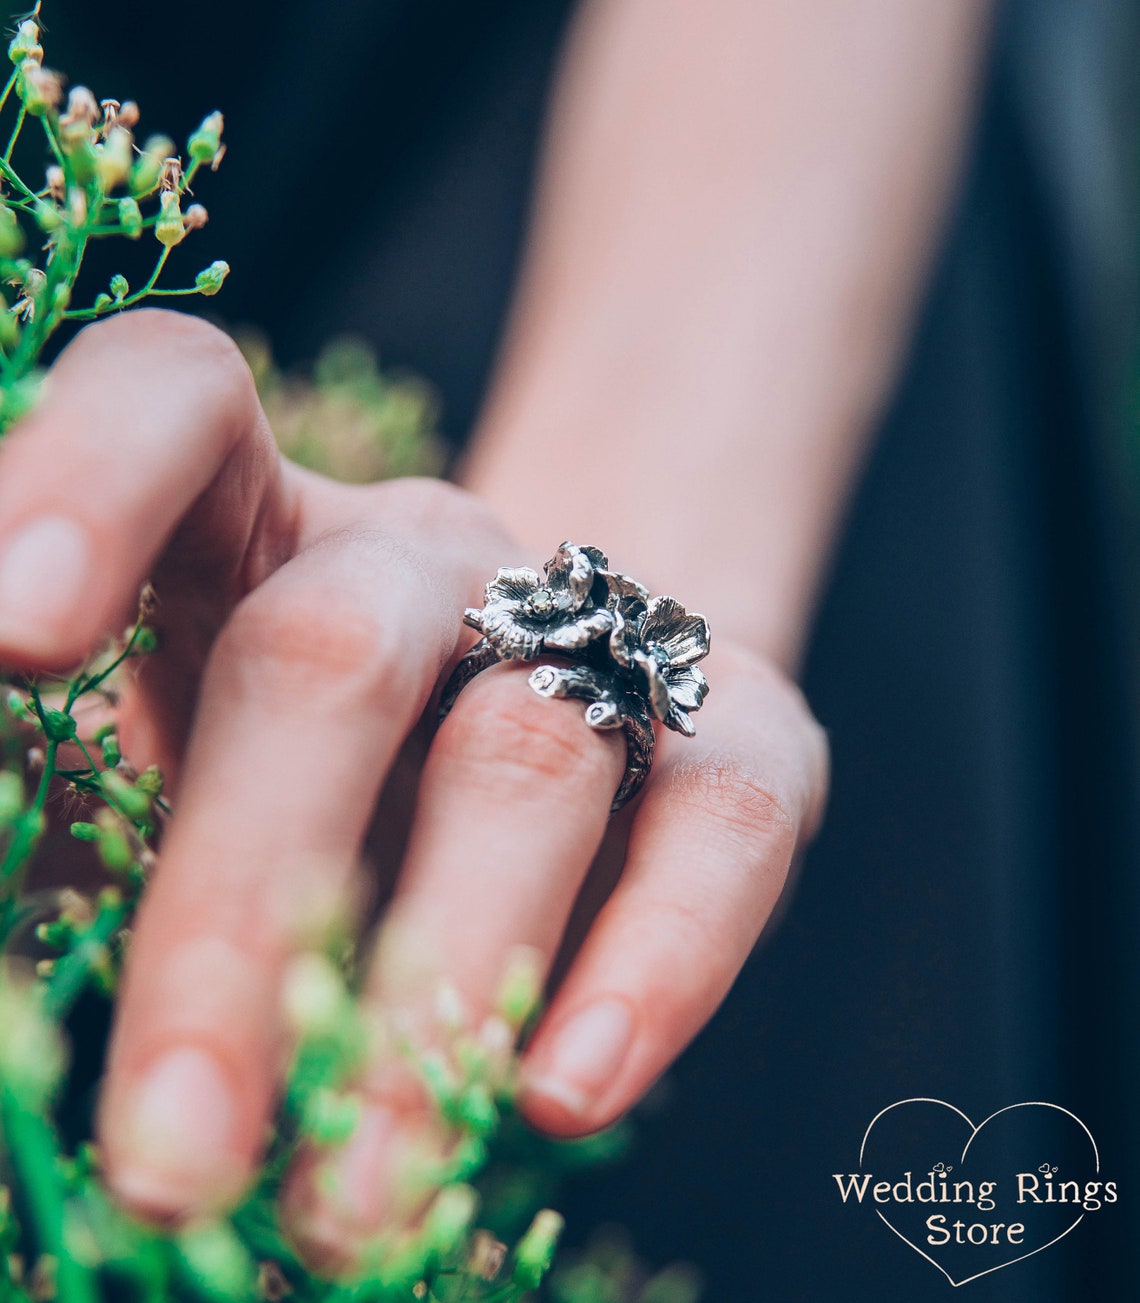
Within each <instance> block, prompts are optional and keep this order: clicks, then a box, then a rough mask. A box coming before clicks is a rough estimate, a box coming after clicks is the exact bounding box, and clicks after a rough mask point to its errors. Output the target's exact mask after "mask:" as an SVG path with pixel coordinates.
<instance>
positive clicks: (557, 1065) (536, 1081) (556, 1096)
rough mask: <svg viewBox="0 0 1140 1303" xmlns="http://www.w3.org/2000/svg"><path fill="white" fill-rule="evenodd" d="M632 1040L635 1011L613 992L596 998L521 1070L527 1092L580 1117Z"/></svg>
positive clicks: (613, 1074)
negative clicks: (548, 1100) (540, 1096)
mask: <svg viewBox="0 0 1140 1303" xmlns="http://www.w3.org/2000/svg"><path fill="white" fill-rule="evenodd" d="M632 1041H633V1010H632V1009H631V1007H630V1005H629V1003H628V1001H626V1000H623V999H620V998H619V997H617V996H606V997H605V998H604V999H601V1000H595V1001H594V1003H593V1004H588V1005H586V1007H585V1008H584V1009H580V1010H579V1011H578V1012H577V1013H576V1014H573V1015H572V1016H571V1017H570V1018H569V1019H568V1020H567V1021H566V1022H564V1023H563V1024H562V1026H561V1027H559V1028H557V1029H556V1030H555V1031H554V1033H553V1036H552V1038H551V1040H549V1041H545V1042H544V1043H543V1044H542V1045H541V1046H540V1047H539V1051H538V1053H537V1056H536V1058H535V1059H534V1060H533V1061H532V1062H529V1063H527V1064H526V1066H525V1067H524V1069H523V1082H524V1086H525V1089H526V1092H527V1093H528V1094H530V1095H542V1096H545V1097H546V1098H548V1099H552V1100H554V1101H555V1102H557V1103H559V1104H561V1105H562V1106H563V1107H564V1108H566V1109H568V1110H569V1111H570V1112H571V1113H573V1114H575V1115H576V1116H579V1117H581V1116H583V1115H584V1114H586V1113H587V1112H589V1110H590V1108H591V1107H592V1106H593V1105H594V1104H595V1103H596V1102H597V1101H598V1099H600V1098H601V1096H602V1093H603V1092H604V1091H605V1090H606V1089H608V1087H609V1086H610V1085H611V1084H612V1083H613V1080H614V1078H615V1077H616V1076H617V1074H618V1071H619V1070H620V1068H621V1066H622V1064H623V1063H624V1062H625V1057H626V1055H627V1054H628V1053H629V1047H630V1045H631V1043H632Z"/></svg>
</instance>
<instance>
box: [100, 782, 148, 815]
mask: <svg viewBox="0 0 1140 1303" xmlns="http://www.w3.org/2000/svg"><path fill="white" fill-rule="evenodd" d="M99 781H100V784H101V785H102V788H103V794H104V796H105V797H106V798H107V800H108V802H110V803H111V804H112V805H114V806H116V807H117V808H118V809H119V810H121V811H122V812H123V814H124V815H126V817H127V818H128V819H132V820H138V819H146V818H147V817H148V816H149V815H150V805H151V797H150V793H149V792H143V791H140V790H139V789H138V788H137V787H134V786H133V785H132V784H131V783H128V782H127V780H126V779H125V778H124V777H123V776H122V775H121V774H117V773H114V772H113V771H112V772H110V773H104V774H100V776H99Z"/></svg>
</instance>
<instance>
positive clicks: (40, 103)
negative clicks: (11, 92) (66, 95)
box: [16, 59, 63, 118]
mask: <svg viewBox="0 0 1140 1303" xmlns="http://www.w3.org/2000/svg"><path fill="white" fill-rule="evenodd" d="M16 91H17V93H18V94H19V96H20V98H21V99H22V100H23V102H24V108H25V109H27V111H28V112H29V113H30V114H31V115H32V117H34V118H39V117H43V115H44V114H45V113H46V112H47V111H48V110H49V109H54V108H55V107H56V105H57V104H58V103H59V102H60V100H61V99H62V98H63V81H62V80H61V78H60V76H59V73H57V72H52V71H51V69H50V68H44V67H42V66H41V65H40V64H39V62H37V61H36V60H34V59H25V60H24V62H23V63H22V64H21V65H20V77H19V81H18V83H17V85H16Z"/></svg>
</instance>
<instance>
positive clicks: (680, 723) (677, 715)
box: [665, 708, 697, 737]
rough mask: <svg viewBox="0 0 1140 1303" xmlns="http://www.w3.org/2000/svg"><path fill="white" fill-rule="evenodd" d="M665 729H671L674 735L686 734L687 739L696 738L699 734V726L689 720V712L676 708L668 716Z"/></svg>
mask: <svg viewBox="0 0 1140 1303" xmlns="http://www.w3.org/2000/svg"><path fill="white" fill-rule="evenodd" d="M665 727H666V728H671V729H672V730H673V732H674V733H684V735H685V736H686V737H695V736H696V733H697V726H696V725H695V724H694V723H693V721H692V720H691V719H690V718H689V715H688V712H687V711H684V710H677V709H676V708H674V709H673V710H671V711H670V712H669V714H668V715H667V716H666V719H665Z"/></svg>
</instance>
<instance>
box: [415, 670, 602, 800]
mask: <svg viewBox="0 0 1140 1303" xmlns="http://www.w3.org/2000/svg"><path fill="white" fill-rule="evenodd" d="M497 677H498V679H499V682H497V683H492V682H490V681H488V682H487V683H484V684H480V683H474V684H471V685H470V686H469V687H468V688H466V689H465V690H464V692H463V693H462V694H461V695H460V698H459V700H458V701H457V702H456V704H455V708H454V710H453V711H452V714H451V716H449V718H448V720H447V721H446V726H445V727H444V728H442V729H441V730H440V733H439V735H438V737H437V741H436V748H437V750H438V752H439V753H440V755H441V757H442V758H443V759H444V760H445V761H446V762H447V763H448V765H449V766H455V767H460V768H462V769H463V771H464V773H465V776H469V777H470V779H472V780H474V781H475V782H478V783H482V784H486V785H492V784H493V785H494V787H495V789H496V791H499V792H501V791H503V790H504V788H505V789H506V790H509V791H511V792H512V793H518V792H524V793H525V792H530V791H535V790H538V789H542V788H545V787H547V786H548V785H549V784H550V783H552V782H557V783H560V784H563V783H566V782H567V781H570V782H574V781H576V780H582V779H585V778H589V777H593V776H595V775H598V774H606V775H608V765H607V763H606V758H605V756H606V752H605V747H606V746H607V745H608V739H604V738H601V737H599V736H598V735H597V734H596V733H595V732H594V731H593V730H592V729H590V728H589V727H588V726H587V725H586V723H585V721H584V720H583V719H582V717H581V712H580V711H578V710H575V709H574V708H573V703H570V702H564V701H546V700H544V699H543V698H541V697H539V696H537V695H535V694H534V693H533V692H531V691H530V689H529V687H527V685H526V684H525V683H524V682H522V676H521V674H519V673H518V672H516V671H510V672H509V673H508V674H503V675H499V676H497Z"/></svg>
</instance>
